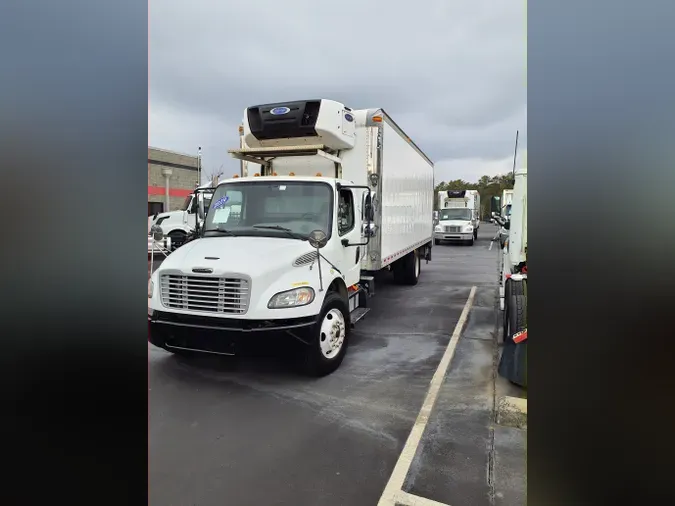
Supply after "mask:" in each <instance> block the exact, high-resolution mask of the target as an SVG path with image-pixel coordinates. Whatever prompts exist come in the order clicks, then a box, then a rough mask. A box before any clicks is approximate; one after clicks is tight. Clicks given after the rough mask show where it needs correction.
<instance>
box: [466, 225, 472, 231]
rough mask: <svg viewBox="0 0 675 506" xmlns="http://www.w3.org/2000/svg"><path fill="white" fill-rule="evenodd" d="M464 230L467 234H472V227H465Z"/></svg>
mask: <svg viewBox="0 0 675 506" xmlns="http://www.w3.org/2000/svg"><path fill="white" fill-rule="evenodd" d="M464 230H465V231H467V232H473V225H467V226H466V227H465V228H464Z"/></svg>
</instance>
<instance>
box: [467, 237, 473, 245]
mask: <svg viewBox="0 0 675 506" xmlns="http://www.w3.org/2000/svg"><path fill="white" fill-rule="evenodd" d="M466 244H467V245H469V246H473V237H471V239H469V240H468V241H466Z"/></svg>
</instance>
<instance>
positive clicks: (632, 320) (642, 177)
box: [527, 0, 675, 505]
mask: <svg viewBox="0 0 675 506" xmlns="http://www.w3.org/2000/svg"><path fill="white" fill-rule="evenodd" d="M674 18H675V4H673V3H672V2H666V1H652V2H627V1H625V0H619V1H610V0H599V1H593V2H587V1H578V0H577V1H566V2H560V1H555V0H540V1H536V2H534V1H531V2H529V3H528V165H529V166H528V179H529V181H528V183H529V188H528V190H529V191H528V198H529V216H528V220H529V244H528V253H529V262H528V272H529V275H530V279H529V291H528V294H529V295H530V297H529V299H530V300H529V301H528V302H529V304H530V306H531V307H529V308H528V318H529V320H530V322H531V323H530V327H531V329H530V336H532V339H531V341H532V342H531V343H530V345H529V346H528V350H529V352H530V356H529V360H528V366H529V389H528V405H529V406H528V408H529V409H528V416H529V420H528V447H527V454H528V474H527V481H528V504H531V505H534V504H546V505H557V504H560V505H563V504H565V505H568V504H604V503H617V502H619V500H622V499H623V500H626V501H627V502H632V503H634V504H668V503H672V502H673V501H672V498H673V496H674V495H675V494H674V493H673V491H672V488H671V484H670V483H671V480H670V476H669V474H670V473H669V471H670V469H671V467H672V466H671V465H669V457H670V455H672V453H673V442H672V441H673V433H672V431H673V423H672V419H673V411H674V407H673V401H672V398H673V397H672V392H673V389H672V386H673V379H672V378H673V357H674V356H675V353H674V349H673V348H674V346H673V341H674V340H675V330H674V329H673V325H672V323H671V314H672V311H673V309H672V308H673V302H674V298H673V287H674V285H675V269H674V267H673V258H674V256H673V255H674V252H675V248H674V246H675V212H674V211H673V208H672V200H673V192H674V191H675V157H674V156H673V155H674V154H675V153H674V152H673V151H674V150H673V147H674V146H675V142H674V140H675V105H674V104H675V100H674V99H673V91H672V90H673V83H674V82H675V79H674V78H675V67H674V66H673V65H672V54H673V48H674V45H675V44H674V41H675V38H673V36H672V28H671V20H672V19H674ZM669 497H670V498H671V500H668V498H669Z"/></svg>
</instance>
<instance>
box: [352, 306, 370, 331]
mask: <svg viewBox="0 0 675 506" xmlns="http://www.w3.org/2000/svg"><path fill="white" fill-rule="evenodd" d="M368 311H370V308H369V307H357V308H356V309H355V310H354V311H352V313H351V317H352V318H351V320H352V327H353V326H354V325H356V324H357V323H358V322H359V320H361V318H363V317H364V316H366V315H367V314H368Z"/></svg>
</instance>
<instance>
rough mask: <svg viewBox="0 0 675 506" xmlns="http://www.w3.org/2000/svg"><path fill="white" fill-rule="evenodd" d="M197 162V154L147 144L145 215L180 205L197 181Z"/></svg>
mask: <svg viewBox="0 0 675 506" xmlns="http://www.w3.org/2000/svg"><path fill="white" fill-rule="evenodd" d="M197 166H198V158H197V156H192V155H184V154H182V153H175V152H173V151H167V150H166V149H159V148H152V147H148V216H150V215H153V214H155V213H158V212H165V211H175V210H177V209H180V208H181V206H182V205H183V203H184V202H185V197H187V196H188V195H189V194H190V193H191V192H192V191H193V190H194V188H195V185H196V184H197ZM167 179H168V189H169V195H168V197H169V199H168V200H169V202H168V206H167V203H166V188H167Z"/></svg>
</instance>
